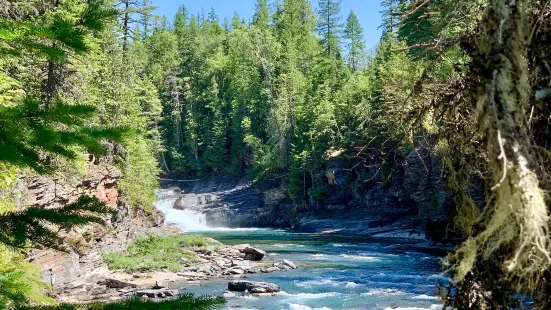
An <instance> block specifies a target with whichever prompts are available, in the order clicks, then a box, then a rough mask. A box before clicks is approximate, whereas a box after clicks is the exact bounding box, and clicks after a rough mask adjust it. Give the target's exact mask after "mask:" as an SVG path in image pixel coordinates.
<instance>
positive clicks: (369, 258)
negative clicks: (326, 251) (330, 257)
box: [340, 254, 381, 262]
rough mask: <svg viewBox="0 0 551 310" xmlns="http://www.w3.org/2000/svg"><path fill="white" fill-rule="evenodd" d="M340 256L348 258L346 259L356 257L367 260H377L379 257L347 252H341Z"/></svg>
mask: <svg viewBox="0 0 551 310" xmlns="http://www.w3.org/2000/svg"><path fill="white" fill-rule="evenodd" d="M340 257H343V258H348V259H358V260H365V261H369V262H378V261H380V260H381V259H380V258H378V257H373V256H366V255H348V254H341V255H340Z"/></svg>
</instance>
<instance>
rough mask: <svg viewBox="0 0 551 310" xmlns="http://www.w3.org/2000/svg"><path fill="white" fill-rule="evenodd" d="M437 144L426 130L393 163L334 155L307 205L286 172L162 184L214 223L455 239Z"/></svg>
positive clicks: (478, 194) (480, 194)
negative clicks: (354, 161) (318, 195)
mask: <svg viewBox="0 0 551 310" xmlns="http://www.w3.org/2000/svg"><path fill="white" fill-rule="evenodd" d="M433 144H434V141H433V139H431V137H430V136H427V137H425V139H423V141H421V142H419V143H418V145H417V146H416V147H415V148H414V149H413V150H412V151H411V152H410V153H409V154H408V155H407V156H404V157H403V158H401V159H398V161H399V164H397V165H396V167H393V168H392V169H387V170H388V171H383V170H385V169H386V168H385V167H379V166H377V165H365V166H364V165H360V166H359V167H356V168H354V169H350V167H349V166H347V165H349V164H350V163H347V162H346V161H345V160H343V159H341V158H333V159H332V160H331V161H330V162H329V164H328V166H327V168H326V173H325V177H326V179H327V180H326V183H327V184H324V186H325V188H326V189H327V193H326V194H325V195H324V198H323V199H321V200H315V199H313V197H309V198H310V201H309V206H308V207H307V208H302V209H297V208H295V207H293V202H292V201H291V199H290V198H289V196H288V191H287V188H288V184H286V182H287V177H286V176H282V177H280V178H275V179H268V180H263V181H260V182H258V183H252V182H250V181H249V180H248V179H247V178H246V177H243V176H230V175H219V176H215V177H212V178H207V179H203V180H200V181H195V182H177V181H176V182H170V181H166V182H165V183H164V184H162V186H164V187H167V186H177V187H178V188H179V189H181V190H182V191H181V192H180V193H177V195H179V196H180V197H179V198H178V199H177V200H176V203H175V206H174V207H175V208H177V209H180V210H193V211H197V212H201V213H203V214H204V215H205V218H206V224H207V225H208V226H211V227H230V228H239V227H285V228H291V227H292V228H297V229H298V230H299V231H302V232H313V233H345V234H362V235H367V236H374V237H403V238H412V239H419V240H427V239H428V240H430V241H434V242H438V243H447V242H454V237H452V234H450V233H449V231H447V230H448V229H447V227H449V223H450V222H451V221H452V220H453V216H454V214H455V205H454V202H453V200H452V198H451V196H450V193H449V192H448V191H447V188H446V186H447V184H446V175H445V171H444V170H443V167H442V160H441V157H440V156H439V155H438V154H437V153H435V152H434V151H433V148H432V145H433ZM389 173H390V175H389ZM472 183H473V184H474V186H472V188H470V189H469V194H471V195H472V196H473V198H474V200H475V203H476V204H477V205H479V206H483V205H484V188H485V186H484V184H483V180H481V178H478V179H473V182H472ZM481 183H482V184H481Z"/></svg>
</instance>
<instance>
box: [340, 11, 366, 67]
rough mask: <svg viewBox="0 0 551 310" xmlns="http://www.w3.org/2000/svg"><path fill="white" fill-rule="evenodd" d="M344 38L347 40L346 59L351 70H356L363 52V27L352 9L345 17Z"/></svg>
mask: <svg viewBox="0 0 551 310" xmlns="http://www.w3.org/2000/svg"><path fill="white" fill-rule="evenodd" d="M344 33H345V38H346V39H347V40H348V55H349V56H348V61H349V64H350V67H351V68H352V70H353V71H356V70H358V68H359V67H360V65H361V60H362V57H363V55H364V52H365V43H364V37H363V29H362V25H361V24H360V21H359V20H358V17H357V16H356V14H354V11H350V15H348V18H347V19H346V28H345V31H344Z"/></svg>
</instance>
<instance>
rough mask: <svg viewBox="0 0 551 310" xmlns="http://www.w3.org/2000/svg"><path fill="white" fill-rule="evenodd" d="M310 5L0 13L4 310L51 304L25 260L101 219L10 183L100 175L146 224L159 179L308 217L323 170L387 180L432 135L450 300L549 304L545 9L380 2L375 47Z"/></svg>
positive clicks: (24, 7) (34, 5)
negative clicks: (27, 199)
mask: <svg viewBox="0 0 551 310" xmlns="http://www.w3.org/2000/svg"><path fill="white" fill-rule="evenodd" d="M317 7H318V9H314V7H313V6H312V4H311V3H310V1H308V0H282V1H278V2H277V3H271V2H269V1H268V0H258V1H257V2H256V10H255V13H254V16H253V18H252V19H251V20H247V19H245V18H244V17H242V16H239V15H238V13H236V14H235V15H234V17H233V18H232V20H220V19H219V17H218V16H217V14H216V11H215V10H214V9H212V10H211V11H210V12H208V13H205V12H200V13H198V14H196V13H195V12H188V11H187V9H186V7H185V6H181V7H180V9H179V10H178V12H177V14H176V16H175V17H174V19H173V20H167V19H165V18H163V17H159V16H156V15H155V14H154V9H155V8H154V6H153V5H152V4H151V1H149V0H139V1H138V0H116V1H115V0H87V1H84V0H32V1H29V0H28V1H18V0H0V65H1V68H0V198H1V199H0V212H1V213H2V215H1V216H0V242H1V244H2V245H1V246H0V258H1V259H0V303H2V304H6V305H18V304H25V303H28V302H39V303H42V302H51V300H50V299H49V298H47V297H45V295H44V294H43V290H44V289H46V288H47V286H48V285H47V284H46V283H43V282H42V281H40V280H39V278H40V272H39V271H38V270H37V269H36V267H33V266H32V265H31V264H29V263H28V262H27V261H26V260H25V252H26V251H27V250H28V249H29V247H36V246H38V247H49V248H56V232H55V229H53V228H52V225H53V226H56V227H70V226H72V225H82V224H85V223H89V222H96V223H101V222H102V221H103V220H102V217H101V215H102V214H106V213H110V212H111V210H109V209H108V208H107V207H105V206H104V205H102V204H101V203H99V202H98V201H96V200H95V199H89V198H81V199H79V200H78V201H77V202H75V203H74V204H71V205H68V206H66V207H63V208H60V209H55V210H45V209H36V208H26V209H25V208H22V206H21V205H20V197H18V196H17V190H16V189H17V186H18V180H19V178H20V177H21V175H33V174H49V175H52V174H64V175H73V176H77V177H78V175H79V174H82V173H83V166H84V163H85V161H86V160H89V158H90V157H92V158H93V160H94V161H105V162H110V163H113V164H114V165H116V166H117V167H119V168H120V170H121V171H122V172H123V178H122V179H121V181H120V183H119V189H120V192H121V197H122V199H123V200H124V201H125V202H127V203H128V204H130V205H132V206H135V208H136V209H140V210H144V211H145V212H150V211H151V209H152V207H153V202H154V200H155V189H156V188H157V187H158V183H157V178H158V177H159V176H160V175H163V176H169V177H173V178H180V179H197V178H203V177H206V176H211V175H215V174H221V173H227V174H244V173H247V174H248V175H250V176H251V178H252V179H254V180H262V179H264V178H270V177H282V178H285V179H286V180H287V182H288V193H289V195H290V197H291V198H292V200H293V203H294V205H295V206H296V207H297V208H302V209H308V208H314V207H315V206H316V205H317V204H318V202H320V201H321V202H322V201H323V200H324V198H325V195H326V193H327V191H328V188H329V187H330V185H331V183H332V182H333V180H334V178H332V176H331V174H330V173H328V172H327V171H328V170H327V167H328V165H329V164H330V162H331V161H332V160H334V159H335V158H340V159H342V160H344V161H345V162H346V165H347V169H348V170H349V171H351V174H352V175H353V174H354V171H355V170H356V169H357V168H358V167H365V166H376V167H378V168H377V171H378V172H377V173H378V174H380V175H381V178H382V180H384V181H387V180H388V179H390V178H391V176H392V175H393V171H396V170H399V169H401V166H402V165H403V160H404V158H405V156H406V155H407V154H408V153H409V152H411V151H412V150H413V149H414V148H415V147H416V145H417V144H418V143H419V141H421V140H423V141H427V140H429V141H430V142H429V143H430V144H431V147H432V148H433V150H434V152H437V153H438V154H439V156H441V158H442V163H443V171H444V174H445V178H446V181H447V190H448V191H449V192H450V193H451V194H452V196H453V199H454V202H455V205H456V208H455V209H456V214H455V219H454V221H453V223H452V225H451V226H452V227H450V231H451V233H453V234H455V235H457V236H459V237H458V238H459V239H460V241H461V242H459V245H458V247H457V249H456V251H455V252H453V253H452V254H450V255H449V256H448V258H447V260H446V261H445V268H446V271H447V272H449V273H450V274H451V275H452V282H451V283H450V284H449V287H446V289H448V296H447V298H446V303H447V306H449V307H450V308H453V309H510V308H511V307H513V308H519V307H521V305H520V304H519V303H518V299H517V298H513V297H514V296H517V295H516V294H517V293H519V292H521V293H525V294H527V295H529V296H531V297H532V298H533V300H534V302H535V305H536V306H537V307H538V308H539V309H548V308H549V307H550V306H551V298H550V296H549V294H548V292H549V290H550V289H551V286H550V283H549V281H551V254H550V251H551V249H550V248H551V243H550V240H549V237H550V236H549V234H550V231H549V224H550V223H549V220H550V219H549V206H550V204H549V197H548V192H547V190H548V189H549V188H550V179H549V172H550V168H549V167H550V166H549V163H550V158H549V154H550V153H549V152H550V146H549V142H550V141H549V137H550V135H549V112H550V111H549V106H550V105H549V103H550V102H549V100H550V98H551V97H550V94H551V79H550V78H551V67H550V65H549V63H548V62H549V56H550V52H551V50H550V49H551V36H550V35H551V24H550V21H551V5H550V3H549V1H545V0H517V1H508V0H469V1H454V0H411V1H408V0H384V1H383V8H384V11H383V12H382V14H383V19H384V21H383V24H382V25H381V28H382V31H383V35H382V37H381V40H380V43H379V44H378V46H377V47H376V48H375V49H374V50H368V48H367V47H366V46H365V42H364V38H363V29H362V27H361V24H360V22H359V20H358V18H357V17H356V15H355V14H354V12H341V7H340V1H338V0H320V1H319V3H318V6H317ZM343 14H344V15H345V16H347V17H346V18H343V17H342V16H343ZM475 176H476V177H481V178H483V179H484V180H485V181H486V183H487V184H488V186H487V190H486V198H485V205H486V206H485V207H483V208H481V207H477V206H476V205H475V203H474V202H473V198H472V197H470V195H469V191H468V187H469V185H470V182H471V180H472V178H473V177H475ZM287 211H288V210H282V212H287ZM0 308H2V306H1V305H0Z"/></svg>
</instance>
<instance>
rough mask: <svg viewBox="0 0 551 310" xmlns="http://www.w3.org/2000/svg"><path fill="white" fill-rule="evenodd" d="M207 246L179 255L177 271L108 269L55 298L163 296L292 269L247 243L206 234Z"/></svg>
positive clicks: (74, 300) (288, 263) (82, 300)
mask: <svg viewBox="0 0 551 310" xmlns="http://www.w3.org/2000/svg"><path fill="white" fill-rule="evenodd" d="M207 241H208V242H209V244H211V245H210V246H202V247H193V248H188V249H186V250H189V251H193V252H194V253H195V258H194V259H193V260H191V261H190V260H188V259H184V258H182V260H185V261H183V262H182V263H183V264H184V265H187V267H185V268H183V269H182V270H181V271H179V272H173V271H169V270H160V271H128V272H127V271H111V270H106V272H105V273H104V274H103V275H102V276H101V279H99V280H98V281H91V282H86V283H84V282H83V283H78V284H76V283H75V284H74V285H71V286H65V287H63V288H60V289H58V290H57V291H56V296H57V298H58V300H60V301H63V302H70V303H86V302H91V301H115V300H120V299H122V298H126V297H130V296H144V297H149V298H167V297H172V296H175V295H177V294H178V290H179V289H185V288H186V287H188V286H191V285H203V284H204V283H205V281H208V280H209V279H213V278H227V279H228V281H231V280H235V279H244V278H247V275H248V274H255V273H272V272H285V271H289V270H292V269H296V268H297V266H295V264H294V263H293V262H291V261H288V260H282V261H273V260H269V259H265V255H266V253H265V252H264V251H263V250H261V249H259V248H256V247H252V246H251V245H249V244H241V245H233V246H225V245H223V244H222V243H220V242H218V241H216V240H214V239H211V238H207Z"/></svg>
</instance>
